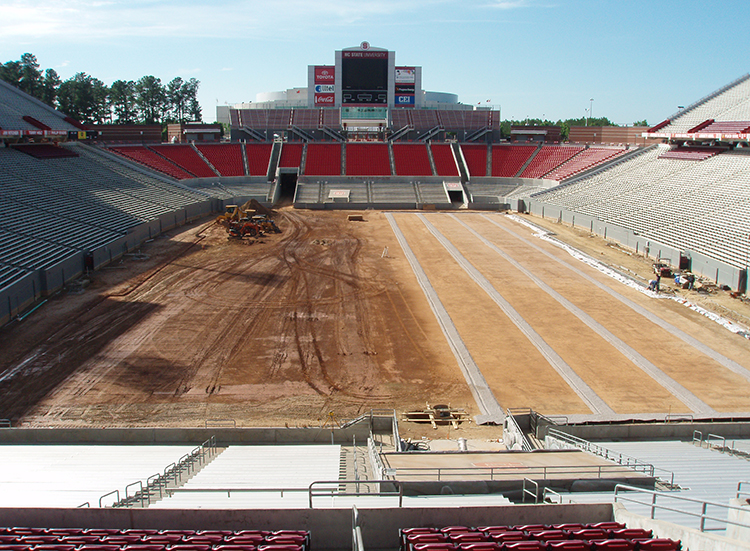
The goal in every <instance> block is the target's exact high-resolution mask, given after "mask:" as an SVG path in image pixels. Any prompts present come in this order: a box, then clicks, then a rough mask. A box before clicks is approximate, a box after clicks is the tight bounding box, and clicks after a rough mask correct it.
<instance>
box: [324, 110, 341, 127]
mask: <svg viewBox="0 0 750 551" xmlns="http://www.w3.org/2000/svg"><path fill="white" fill-rule="evenodd" d="M320 125H321V126H327V127H329V128H340V127H341V113H340V112H339V110H338V109H321V110H320Z"/></svg>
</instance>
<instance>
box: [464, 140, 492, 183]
mask: <svg viewBox="0 0 750 551" xmlns="http://www.w3.org/2000/svg"><path fill="white" fill-rule="evenodd" d="M461 151H463V154H464V160H465V161H466V168H468V169H469V176H470V177H484V176H487V144H461Z"/></svg>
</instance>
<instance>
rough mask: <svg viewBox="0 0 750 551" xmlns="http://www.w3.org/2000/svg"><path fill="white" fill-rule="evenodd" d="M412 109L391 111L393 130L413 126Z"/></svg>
mask: <svg viewBox="0 0 750 551" xmlns="http://www.w3.org/2000/svg"><path fill="white" fill-rule="evenodd" d="M411 111H413V110H412V109H392V110H391V128H393V129H394V130H400V129H401V128H403V127H404V126H413V125H414V121H413V120H412V118H411Z"/></svg>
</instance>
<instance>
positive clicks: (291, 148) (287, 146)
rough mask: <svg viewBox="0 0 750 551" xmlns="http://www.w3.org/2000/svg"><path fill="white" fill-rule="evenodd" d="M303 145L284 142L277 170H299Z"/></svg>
mask: <svg viewBox="0 0 750 551" xmlns="http://www.w3.org/2000/svg"><path fill="white" fill-rule="evenodd" d="M304 147H305V146H304V144H301V143H288V142H285V143H284V144H283V145H282V146H281V158H280V159H279V168H300V166H301V165H302V151H303V150H304Z"/></svg>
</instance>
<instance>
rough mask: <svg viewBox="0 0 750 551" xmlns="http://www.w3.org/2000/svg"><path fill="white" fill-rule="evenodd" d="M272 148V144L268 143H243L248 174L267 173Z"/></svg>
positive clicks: (263, 174) (262, 174)
mask: <svg viewBox="0 0 750 551" xmlns="http://www.w3.org/2000/svg"><path fill="white" fill-rule="evenodd" d="M272 149H273V144H270V143H249V144H245V154H246V155H247V174H248V176H265V175H266V174H267V173H268V163H269V162H270V161H271V150H272Z"/></svg>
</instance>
